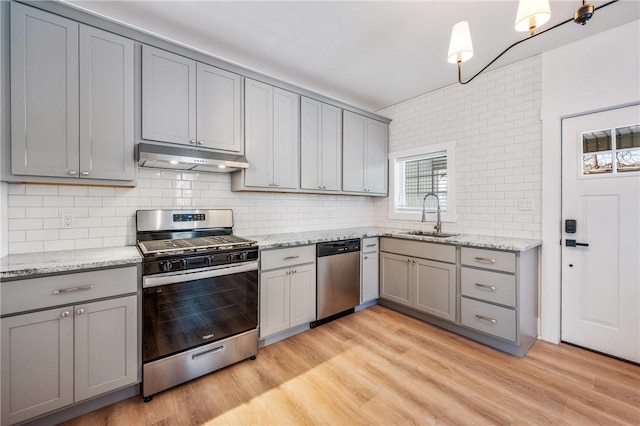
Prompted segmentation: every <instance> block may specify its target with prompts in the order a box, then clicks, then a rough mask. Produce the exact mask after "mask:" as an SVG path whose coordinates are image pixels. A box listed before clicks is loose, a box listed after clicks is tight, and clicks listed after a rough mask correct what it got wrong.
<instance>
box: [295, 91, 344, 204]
mask: <svg viewBox="0 0 640 426" xmlns="http://www.w3.org/2000/svg"><path fill="white" fill-rule="evenodd" d="M300 113H301V116H300V123H301V124H300V166H301V169H300V187H301V188H304V189H312V190H327V191H339V190H340V189H341V188H342V110H341V109H340V108H336V107H333V106H331V105H327V104H324V103H322V102H318V101H316V100H313V99H309V98H305V97H302V98H301V106H300Z"/></svg>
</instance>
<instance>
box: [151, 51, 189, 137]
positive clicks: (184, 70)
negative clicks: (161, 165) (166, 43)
mask: <svg viewBox="0 0 640 426" xmlns="http://www.w3.org/2000/svg"><path fill="white" fill-rule="evenodd" d="M142 138H143V139H149V140H155V141H162V142H172V143H179V144H183V145H195V144H196V61H193V60H191V59H187V58H185V57H183V56H180V55H176V54H173V53H169V52H167V51H164V50H160V49H156V48H154V47H150V46H142Z"/></svg>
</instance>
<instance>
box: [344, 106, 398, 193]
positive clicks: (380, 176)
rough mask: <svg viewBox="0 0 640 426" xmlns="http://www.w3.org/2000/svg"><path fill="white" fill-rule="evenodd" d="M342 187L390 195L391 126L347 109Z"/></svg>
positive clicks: (345, 189)
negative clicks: (388, 157) (388, 189)
mask: <svg viewBox="0 0 640 426" xmlns="http://www.w3.org/2000/svg"><path fill="white" fill-rule="evenodd" d="M342 143H343V158H344V159H345V160H344V161H343V166H342V189H343V190H344V191H348V192H363V193H367V194H370V195H387V176H388V166H387V154H388V151H389V148H388V145H389V126H388V124H385V123H382V122H380V121H376V120H373V119H371V118H368V117H364V116H362V115H359V114H355V113H353V112H350V111H344V115H343V141H342Z"/></svg>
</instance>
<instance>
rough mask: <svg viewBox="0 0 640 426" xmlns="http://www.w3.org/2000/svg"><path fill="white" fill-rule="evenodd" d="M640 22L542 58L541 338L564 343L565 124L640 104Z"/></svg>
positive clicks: (573, 44)
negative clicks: (576, 117) (573, 118)
mask: <svg viewBox="0 0 640 426" xmlns="http://www.w3.org/2000/svg"><path fill="white" fill-rule="evenodd" d="M639 53H640V21H634V22H632V23H630V24H627V25H623V26H621V27H618V28H615V29H613V30H610V31H607V32H603V33H600V34H597V35H595V36H592V37H589V38H587V39H584V40H580V41H578V42H576V43H572V44H570V45H567V46H563V47H561V48H558V49H555V50H552V51H550V52H547V53H545V54H543V55H542V93H543V98H542V118H543V133H542V135H543V145H542V165H543V168H544V172H543V176H542V203H543V207H544V208H543V215H542V239H543V246H542V306H541V309H542V312H541V338H543V339H544V340H548V341H551V342H559V341H560V308H561V301H560V292H561V291H560V274H561V264H560V254H561V248H560V245H559V244H558V241H560V238H561V221H562V218H561V211H560V210H561V209H560V207H561V206H560V197H561V194H560V181H561V174H560V171H561V166H562V163H561V120H562V118H563V117H569V116H574V115H581V114H585V113H588V112H593V111H597V110H603V109H610V108H613V107H616V106H621V105H625V104H629V103H634V102H638V101H640V59H639Z"/></svg>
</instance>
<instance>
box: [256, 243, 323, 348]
mask: <svg viewBox="0 0 640 426" xmlns="http://www.w3.org/2000/svg"><path fill="white" fill-rule="evenodd" d="M260 269H261V273H260V339H264V338H266V337H270V336H273V335H275V334H277V333H280V332H283V331H286V330H288V329H290V328H292V327H296V326H298V325H302V324H308V323H310V322H312V321H315V319H316V253H315V245H311V246H303V247H294V248H287V249H279V250H268V251H264V252H261V267H260Z"/></svg>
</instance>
